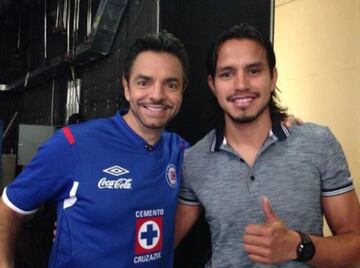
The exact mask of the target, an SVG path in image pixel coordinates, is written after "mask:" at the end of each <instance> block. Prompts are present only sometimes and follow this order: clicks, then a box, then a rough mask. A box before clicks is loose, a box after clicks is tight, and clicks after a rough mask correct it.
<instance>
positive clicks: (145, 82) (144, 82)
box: [137, 80, 148, 87]
mask: <svg viewBox="0 0 360 268" xmlns="http://www.w3.org/2000/svg"><path fill="white" fill-rule="evenodd" d="M147 84H148V81H146V80H139V81H138V82H137V85H138V86H140V87H145V86H147Z"/></svg>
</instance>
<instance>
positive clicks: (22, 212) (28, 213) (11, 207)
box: [2, 187, 37, 216]
mask: <svg viewBox="0 0 360 268" xmlns="http://www.w3.org/2000/svg"><path fill="white" fill-rule="evenodd" d="M2 200H3V202H4V203H5V205H7V206H8V207H9V208H10V209H12V210H13V211H15V212H16V213H18V214H20V215H24V216H26V215H33V214H35V212H36V211H37V209H34V210H29V211H26V210H22V209H20V208H18V207H17V206H15V205H14V204H13V203H12V202H11V201H10V200H9V198H8V196H7V194H6V187H5V189H4V191H3V194H2Z"/></svg>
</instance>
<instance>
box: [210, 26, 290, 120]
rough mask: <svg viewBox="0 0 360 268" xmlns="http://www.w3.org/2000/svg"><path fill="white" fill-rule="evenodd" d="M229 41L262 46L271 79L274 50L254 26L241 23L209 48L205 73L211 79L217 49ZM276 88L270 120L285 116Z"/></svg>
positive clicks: (271, 104)
mask: <svg viewBox="0 0 360 268" xmlns="http://www.w3.org/2000/svg"><path fill="white" fill-rule="evenodd" d="M231 39H239V40H240V39H248V40H252V41H255V42H256V43H258V44H259V45H260V46H262V47H263V48H264V49H265V51H266V58H267V61H268V66H269V71H270V75H271V77H272V76H273V70H274V68H275V65H276V57H275V52H274V48H273V46H272V44H271V42H270V40H269V39H268V38H265V37H264V35H263V34H262V33H261V31H260V30H259V29H257V28H256V27H255V26H252V25H249V24H247V23H242V24H240V25H235V26H232V27H231V28H229V29H227V30H225V31H223V32H222V33H220V34H219V35H218V36H217V38H216V39H215V41H214V42H213V43H212V45H211V46H210V49H209V51H208V56H207V62H206V65H207V72H208V75H210V76H211V77H213V78H214V77H215V72H216V64H217V59H218V49H219V47H220V46H221V45H222V44H223V43H224V42H226V41H228V40H231ZM277 91H279V89H278V88H275V90H274V91H272V93H271V99H270V103H269V108H270V114H271V117H272V118H278V119H280V120H281V119H283V118H285V117H286V116H287V114H286V111H287V109H286V108H283V107H281V106H280V104H279V101H280V100H279V97H278V95H277Z"/></svg>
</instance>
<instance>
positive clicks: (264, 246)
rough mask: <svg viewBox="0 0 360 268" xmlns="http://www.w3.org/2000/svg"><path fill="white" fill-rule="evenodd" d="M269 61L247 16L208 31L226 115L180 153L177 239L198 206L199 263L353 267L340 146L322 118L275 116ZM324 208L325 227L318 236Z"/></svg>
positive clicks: (359, 221)
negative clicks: (202, 241)
mask: <svg viewBox="0 0 360 268" xmlns="http://www.w3.org/2000/svg"><path fill="white" fill-rule="evenodd" d="M275 65H276V60H275V53H274V51H273V48H272V45H271V43H270V41H269V40H267V39H266V38H264V36H262V34H261V33H260V32H259V31H258V30H257V29H256V28H254V27H252V26H250V25H247V24H242V25H240V26H234V27H232V28H230V29H229V30H227V31H224V32H223V33H222V34H220V35H219V36H218V38H217V39H216V40H215V42H214V45H213V47H212V49H211V50H210V52H209V54H208V83H209V87H210V89H211V90H212V92H213V94H214V95H215V97H216V99H217V102H218V103H219V105H220V107H221V109H222V110H223V112H224V122H223V125H222V126H221V127H219V128H218V129H216V130H213V131H211V132H209V133H208V134H207V135H206V136H205V137H204V138H203V139H202V140H201V141H199V142H198V143H197V144H195V145H194V146H192V147H191V148H190V149H188V150H186V152H185V155H184V162H183V180H182V187H181V190H180V198H179V200H180V204H179V206H178V211H177V218H176V233H175V240H176V241H177V242H178V241H180V240H181V238H182V237H183V236H184V235H185V233H186V232H187V231H188V230H189V228H190V227H191V226H192V224H193V223H194V222H195V220H196V219H197V218H198V217H199V214H200V213H201V211H204V212H205V218H206V220H207V222H208V223H209V226H210V231H211V242H212V257H211V259H210V260H209V262H208V263H207V264H206V267H209V268H210V267H214V268H218V267H229V268H232V267H233V268H238V267H256V268H258V267H269V266H268V265H270V267H290V268H295V267H310V266H316V267H354V266H356V265H357V264H360V254H359V253H360V206H359V201H358V199H357V196H356V193H355V190H354V186H353V182H352V179H351V176H350V172H349V170H348V167H347V163H346V159H345V156H344V153H343V151H342V149H341V146H340V144H339V143H338V142H337V140H336V138H335V137H334V135H333V134H332V133H331V131H330V130H329V129H328V128H326V127H322V126H318V125H315V124H311V123H307V124H304V125H303V126H296V125H295V126H293V127H290V128H287V127H285V126H284V125H283V124H282V123H281V120H282V119H283V118H284V117H286V111H285V110H284V109H283V108H282V107H281V106H280V105H279V103H278V100H277V98H276V80H277V70H276V67H275ZM323 216H325V217H326V220H327V222H328V223H329V227H330V229H331V231H332V233H333V236H330V237H324V236H323V233H322V227H323Z"/></svg>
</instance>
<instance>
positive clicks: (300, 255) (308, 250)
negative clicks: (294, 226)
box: [295, 231, 316, 262]
mask: <svg viewBox="0 0 360 268" xmlns="http://www.w3.org/2000/svg"><path fill="white" fill-rule="evenodd" d="M296 232H297V233H298V234H299V235H300V239H301V241H300V243H299V245H298V246H297V249H296V254H297V258H296V259H295V261H298V262H306V261H309V260H311V259H312V258H313V257H314V255H315V251H316V250H315V246H314V243H313V242H312V240H311V238H310V236H308V235H307V234H304V233H301V232H298V231H296Z"/></svg>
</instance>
